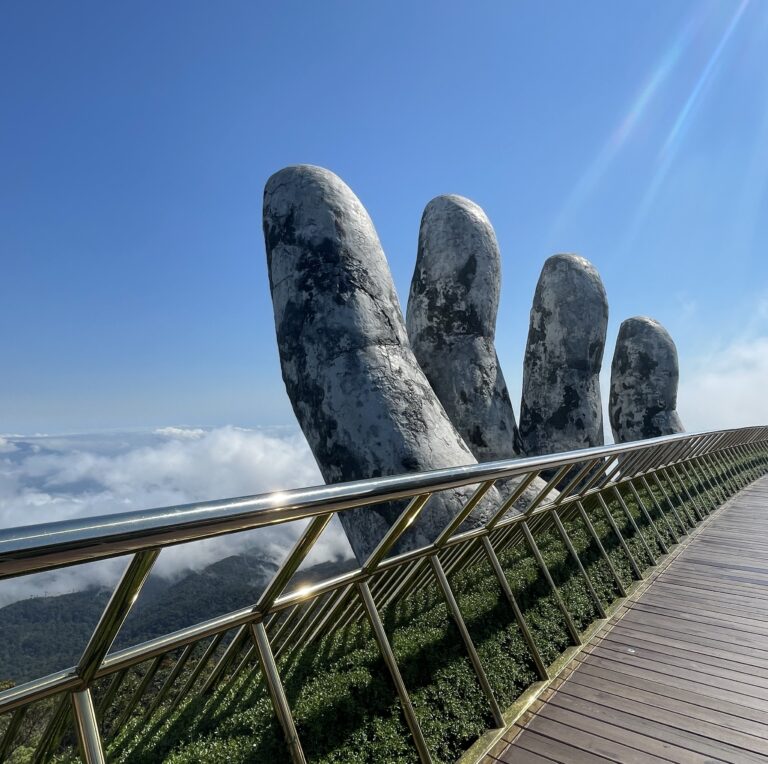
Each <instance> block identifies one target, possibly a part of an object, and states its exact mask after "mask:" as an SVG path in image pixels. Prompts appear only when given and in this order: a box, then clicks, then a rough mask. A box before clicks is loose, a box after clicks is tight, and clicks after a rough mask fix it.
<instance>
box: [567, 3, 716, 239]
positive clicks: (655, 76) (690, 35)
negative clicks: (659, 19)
mask: <svg viewBox="0 0 768 764" xmlns="http://www.w3.org/2000/svg"><path fill="white" fill-rule="evenodd" d="M703 20H704V14H703V13H699V15H697V16H695V17H693V18H691V19H689V21H688V22H687V23H686V24H685V26H684V27H683V29H682V30H681V32H680V34H679V35H677V36H676V38H675V40H674V42H673V43H672V44H671V45H670V46H669V48H668V49H667V50H666V51H665V53H664V55H663V56H662V57H661V61H659V63H658V64H657V65H656V67H655V68H654V69H653V71H652V72H651V74H650V75H649V76H648V77H647V78H646V80H645V81H644V83H643V85H642V87H641V88H640V89H639V91H638V92H637V93H636V95H635V97H634V99H633V100H632V103H631V105H630V107H629V110H628V111H627V113H626V114H625V116H624V117H623V118H622V119H621V121H620V122H619V124H618V125H617V127H616V129H615V130H614V131H613V132H612V133H611V135H610V137H609V138H608V140H607V141H606V143H605V146H604V147H603V148H602V150H601V151H600V152H599V153H598V155H597V157H596V158H595V159H594V160H593V161H592V163H591V164H590V166H589V167H588V168H587V170H586V172H585V173H584V175H582V177H581V178H580V179H579V181H578V182H577V183H576V185H575V186H574V189H573V191H572V192H571V193H570V195H569V196H568V199H567V200H566V202H565V204H564V205H563V207H562V209H561V211H560V213H559V214H558V216H557V218H556V220H555V223H554V225H553V227H552V228H553V231H555V232H556V231H558V230H559V229H560V227H561V225H562V224H563V223H564V222H565V220H566V219H567V218H568V217H570V215H571V214H572V213H573V212H574V210H576V209H578V208H579V207H580V206H581V205H582V204H583V203H584V202H585V200H586V199H587V198H588V197H589V196H590V195H591V194H592V193H593V191H594V189H595V188H596V187H597V186H598V185H599V183H600V181H601V180H602V179H603V177H604V176H605V174H606V172H608V170H609V168H610V166H611V164H612V163H613V161H614V160H615V159H616V156H617V155H618V154H619V152H620V151H621V150H622V148H623V147H624V146H625V145H626V143H627V141H628V140H629V138H630V137H631V136H632V134H633V133H634V131H635V130H636V129H637V127H638V126H639V125H640V124H641V123H642V121H643V118H644V117H645V115H646V114H647V112H648V110H649V108H650V107H651V105H652V102H653V100H654V97H655V96H656V95H657V93H658V92H659V91H660V90H661V88H662V86H663V85H664V83H665V82H666V81H667V79H668V78H669V76H670V74H671V73H672V71H673V70H674V69H675V67H676V65H677V63H678V62H679V61H680V59H681V58H682V56H683V54H684V53H685V52H686V50H687V49H688V47H689V46H690V45H691V43H692V41H693V40H694V39H695V37H696V34H697V33H698V31H699V28H700V27H701V25H702V23H703Z"/></svg>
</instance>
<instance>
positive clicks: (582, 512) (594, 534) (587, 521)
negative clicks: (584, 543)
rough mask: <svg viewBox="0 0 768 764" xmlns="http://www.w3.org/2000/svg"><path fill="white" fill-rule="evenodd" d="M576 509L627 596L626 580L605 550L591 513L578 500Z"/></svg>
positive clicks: (624, 594) (620, 594) (620, 593)
mask: <svg viewBox="0 0 768 764" xmlns="http://www.w3.org/2000/svg"><path fill="white" fill-rule="evenodd" d="M576 509H577V510H578V513H579V516H580V517H581V521H582V523H584V527H585V528H586V529H587V532H588V533H589V535H590V536H591V537H592V541H593V542H594V544H595V546H596V547H597V549H598V551H599V552H600V556H601V557H602V558H603V562H605V564H606V565H607V566H608V570H609V571H610V572H611V576H612V577H613V580H614V582H615V584H616V588H617V590H618V592H619V596H621V597H626V596H627V590H626V589H625V588H624V582H623V581H622V580H621V576H620V575H619V572H618V571H617V570H616V568H615V566H614V564H613V562H612V561H611V558H610V556H609V554H608V552H606V551H605V547H604V546H603V542H602V541H601V540H600V536H598V534H597V531H596V530H595V526H594V525H592V521H591V520H590V519H589V515H587V512H586V510H585V509H584V505H583V504H582V503H581V502H580V501H577V502H576Z"/></svg>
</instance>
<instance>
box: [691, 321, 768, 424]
mask: <svg viewBox="0 0 768 764" xmlns="http://www.w3.org/2000/svg"><path fill="white" fill-rule="evenodd" d="M678 410H679V411H680V416H681V418H682V420H683V423H684V424H685V426H686V429H687V430H689V431H696V430H717V429H724V428H729V427H743V426H748V425H755V424H768V336H759V337H754V338H751V339H738V340H735V341H733V342H732V343H730V344H728V345H725V346H723V347H720V348H719V349H717V350H716V351H713V352H711V353H708V354H707V355H704V356H700V357H698V358H693V359H691V360H690V361H682V362H681V369H680V391H679V395H678Z"/></svg>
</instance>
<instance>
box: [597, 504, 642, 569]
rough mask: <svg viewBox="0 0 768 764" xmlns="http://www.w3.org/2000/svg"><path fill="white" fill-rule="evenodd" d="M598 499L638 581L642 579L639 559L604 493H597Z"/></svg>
mask: <svg viewBox="0 0 768 764" xmlns="http://www.w3.org/2000/svg"><path fill="white" fill-rule="evenodd" d="M597 501H598V503H599V504H600V507H601V508H602V510H603V514H604V515H605V519H606V520H607V521H608V524H609V525H610V526H611V530H612V531H613V532H614V534H615V536H616V538H617V539H618V540H619V544H620V545H621V548H622V549H623V550H624V554H626V555H627V559H628V560H629V565H630V567H631V568H632V572H633V573H634V574H635V578H636V579H637V580H638V581H642V580H643V572H642V571H641V570H640V567H639V565H638V564H637V560H636V559H635V556H634V555H633V554H632V551H631V550H630V548H629V546H628V545H627V542H626V541H625V540H624V536H622V534H621V531H620V530H619V526H618V525H616V519H615V518H614V516H613V514H611V510H610V509H608V505H607V504H606V503H605V499H604V498H603V494H602V493H598V494H597Z"/></svg>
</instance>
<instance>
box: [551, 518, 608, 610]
mask: <svg viewBox="0 0 768 764" xmlns="http://www.w3.org/2000/svg"><path fill="white" fill-rule="evenodd" d="M550 514H551V516H552V519H553V520H554V521H555V528H557V532H558V533H559V534H560V538H561V539H562V540H563V543H564V544H565V548H566V549H567V550H568V553H569V554H570V555H571V559H572V560H573V561H574V563H576V567H577V568H578V569H579V572H580V573H581V577H582V579H583V580H584V585H585V586H586V587H587V593H588V594H589V596H590V597H591V598H592V602H593V603H594V605H595V608H596V609H597V614H598V615H599V616H600V618H605V608H604V607H603V603H602V602H601V601H600V597H598V596H597V592H596V591H595V587H594V586H593V585H592V579H590V577H589V575H588V574H587V571H586V569H585V568H584V566H583V565H582V563H581V559H580V558H579V555H578V552H577V551H576V547H574V545H573V542H572V541H571V537H570V536H569V535H568V532H567V531H566V530H565V526H564V525H563V521H562V520H561V519H560V516H559V515H558V514H557V510H556V509H553V510H552V512H551V513H550Z"/></svg>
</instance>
